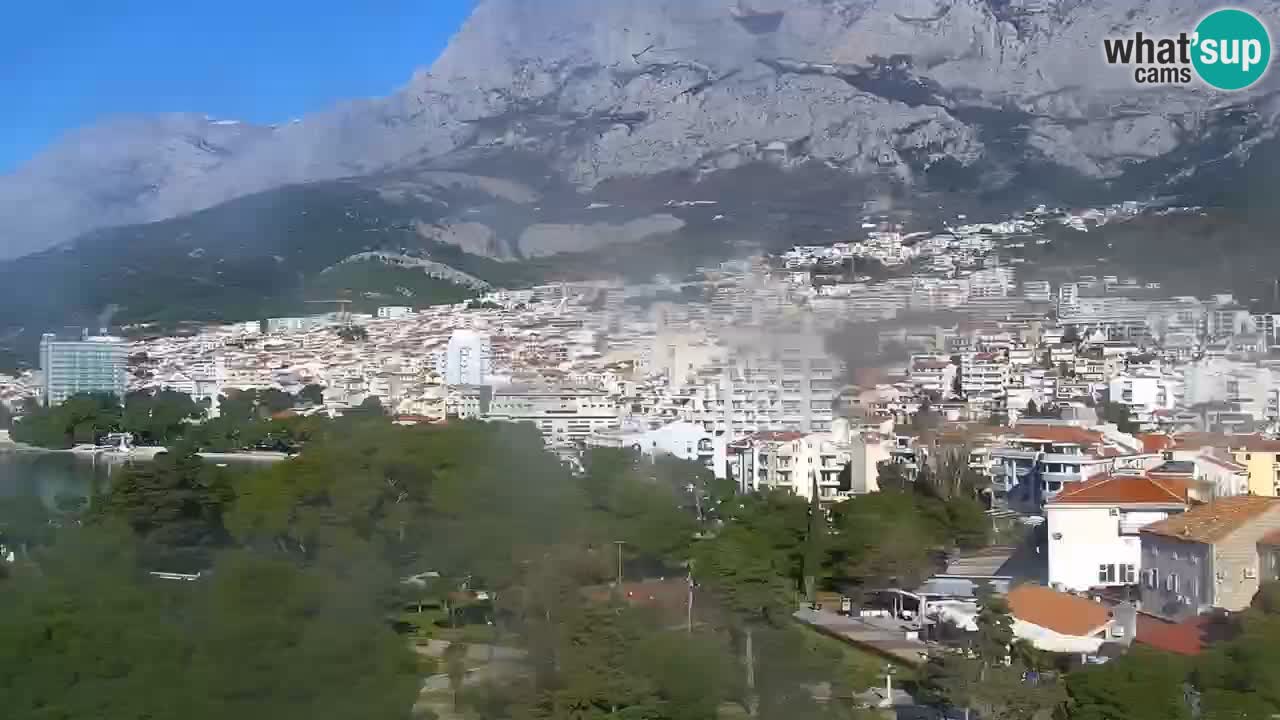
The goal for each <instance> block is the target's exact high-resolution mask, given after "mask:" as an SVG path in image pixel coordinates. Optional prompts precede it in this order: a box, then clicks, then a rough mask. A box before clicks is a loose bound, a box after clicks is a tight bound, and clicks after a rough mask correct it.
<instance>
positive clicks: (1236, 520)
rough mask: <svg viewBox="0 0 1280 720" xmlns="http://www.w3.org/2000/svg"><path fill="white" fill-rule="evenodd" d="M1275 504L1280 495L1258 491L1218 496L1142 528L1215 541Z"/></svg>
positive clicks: (1143, 530)
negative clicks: (1264, 494) (1251, 493)
mask: <svg viewBox="0 0 1280 720" xmlns="http://www.w3.org/2000/svg"><path fill="white" fill-rule="evenodd" d="M1273 508H1280V499H1277V498H1269V497H1258V496H1255V495H1241V496H1239V497H1225V498H1218V499H1216V500H1214V501H1213V502H1211V503H1208V504H1206V505H1199V506H1197V507H1194V508H1192V509H1191V510H1188V511H1187V512H1185V513H1182V514H1181V515H1174V516H1172V517H1168V518H1165V519H1164V520H1161V521H1160V522H1157V523H1152V524H1151V525H1148V526H1146V527H1144V528H1142V532H1144V533H1151V534H1152V535H1163V536H1165V537H1172V538H1178V539H1180V540H1190V541H1193V542H1201V543H1208V544H1212V543H1215V542H1217V541H1219V540H1221V539H1223V538H1225V537H1227V536H1228V535H1230V534H1231V533H1233V532H1235V531H1236V530H1239V529H1240V528H1241V527H1243V526H1244V525H1245V524H1246V523H1248V522H1249V521H1250V520H1252V519H1254V518H1256V517H1258V516H1259V515H1261V514H1263V513H1265V512H1267V511H1268V510H1271V509H1273Z"/></svg>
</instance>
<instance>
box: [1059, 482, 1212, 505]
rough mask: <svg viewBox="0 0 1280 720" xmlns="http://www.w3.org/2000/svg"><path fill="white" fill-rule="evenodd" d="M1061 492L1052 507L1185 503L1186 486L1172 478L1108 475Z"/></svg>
mask: <svg viewBox="0 0 1280 720" xmlns="http://www.w3.org/2000/svg"><path fill="white" fill-rule="evenodd" d="M1068 487H1070V488H1071V489H1069V490H1063V491H1062V493H1060V494H1059V495H1058V496H1057V497H1055V498H1054V499H1053V500H1052V501H1051V502H1050V504H1051V505H1071V504H1082V505H1083V504H1090V503H1098V504H1102V505H1137V504H1141V503H1160V504H1166V505H1179V504H1185V503H1186V497H1187V485H1186V483H1184V482H1181V481H1179V480H1176V479H1174V478H1157V477H1143V476H1137V475H1110V476H1107V477H1102V478H1098V479H1096V480H1090V481H1088V482H1085V483H1080V484H1079V485H1076V486H1068Z"/></svg>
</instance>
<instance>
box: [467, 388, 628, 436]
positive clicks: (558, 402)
mask: <svg viewBox="0 0 1280 720" xmlns="http://www.w3.org/2000/svg"><path fill="white" fill-rule="evenodd" d="M485 419H487V420H501V421H506V422H531V423H533V424H534V425H536V426H537V427H538V430H539V431H540V432H541V433H542V435H543V437H545V438H546V439H547V441H548V442H549V443H552V444H556V445H563V444H582V443H585V442H586V440H587V438H588V437H589V436H590V435H591V434H592V433H593V432H596V431H597V430H604V429H608V428H617V427H619V426H620V423H621V420H620V416H619V412H618V407H617V405H616V404H615V403H614V402H613V400H612V399H610V397H609V396H608V395H607V394H606V393H605V392H604V391H602V390H597V389H595V388H578V387H537V386H529V385H510V386H507V387H503V388H499V389H497V390H495V391H494V393H493V398H492V400H491V401H490V403H489V413H488V415H487V416H486V417H485Z"/></svg>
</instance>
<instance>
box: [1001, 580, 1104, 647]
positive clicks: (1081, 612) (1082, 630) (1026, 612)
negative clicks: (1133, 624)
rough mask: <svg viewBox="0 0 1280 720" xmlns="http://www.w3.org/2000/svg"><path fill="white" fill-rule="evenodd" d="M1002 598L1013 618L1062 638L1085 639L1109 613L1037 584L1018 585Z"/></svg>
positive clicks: (1087, 601) (1084, 601)
mask: <svg viewBox="0 0 1280 720" xmlns="http://www.w3.org/2000/svg"><path fill="white" fill-rule="evenodd" d="M1006 599H1007V600H1008V601H1009V610H1010V611H1011V614H1012V615H1013V616H1014V617H1015V618H1017V619H1019V620H1021V621H1023V622H1028V623H1031V624H1032V625H1039V626H1040V627H1042V628H1048V629H1050V630H1052V631H1054V632H1056V633H1060V634H1062V635H1076V636H1079V637H1087V636H1090V635H1093V634H1094V633H1096V632H1097V631H1098V630H1099V629H1100V628H1102V627H1103V626H1105V625H1106V624H1107V621H1108V620H1110V619H1111V611H1110V610H1108V609H1106V608H1105V607H1103V606H1102V605H1099V604H1098V603H1096V602H1094V601H1092V600H1086V599H1085V598H1082V597H1076V596H1075V595H1068V594H1066V593H1060V592H1058V591H1057V590H1050V589H1049V588H1047V587H1044V586H1041V585H1031V584H1027V585H1019V586H1018V587H1016V588H1014V589H1012V590H1010V591H1009V595H1008V596H1007V598H1006Z"/></svg>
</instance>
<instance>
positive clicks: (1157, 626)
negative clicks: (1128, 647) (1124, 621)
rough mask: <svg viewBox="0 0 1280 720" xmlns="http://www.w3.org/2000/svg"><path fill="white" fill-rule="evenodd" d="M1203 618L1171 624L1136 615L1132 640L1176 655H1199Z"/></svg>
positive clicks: (1154, 618)
mask: <svg viewBox="0 0 1280 720" xmlns="http://www.w3.org/2000/svg"><path fill="white" fill-rule="evenodd" d="M1205 620H1206V619H1205V618H1203V617H1196V618H1192V619H1190V620H1188V621H1186V622H1181V623H1172V622H1169V621H1167V620H1161V619H1160V618H1157V617H1153V616H1151V615H1148V614H1146V613H1138V632H1137V634H1136V636H1135V637H1134V640H1136V641H1137V642H1140V643H1142V644H1143V645H1147V646H1150V647H1153V648H1155V649H1157V650H1164V651H1165V652H1171V653H1177V654H1178V655H1199V654H1200V651H1201V650H1203V649H1204V639H1203V635H1204V630H1203V625H1204V623H1205Z"/></svg>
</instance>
